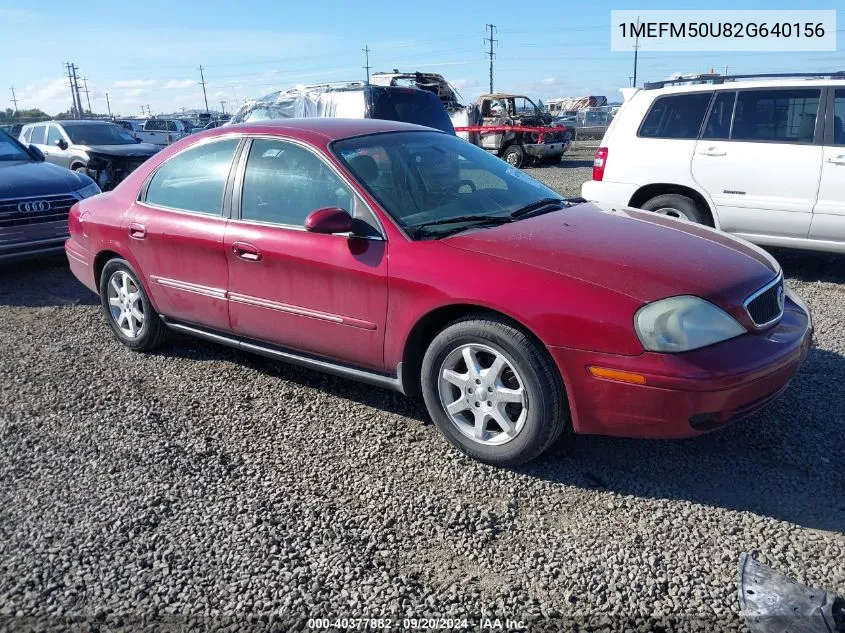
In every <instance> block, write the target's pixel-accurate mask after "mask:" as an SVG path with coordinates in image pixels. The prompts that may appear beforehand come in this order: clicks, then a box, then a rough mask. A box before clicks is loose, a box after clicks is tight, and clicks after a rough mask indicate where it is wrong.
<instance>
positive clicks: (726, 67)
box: [725, 64, 728, 77]
mask: <svg viewBox="0 0 845 633" xmlns="http://www.w3.org/2000/svg"><path fill="white" fill-rule="evenodd" d="M727 76H728V65H727V64H725V77H727Z"/></svg>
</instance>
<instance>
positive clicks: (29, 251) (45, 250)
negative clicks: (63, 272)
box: [0, 237, 66, 263]
mask: <svg viewBox="0 0 845 633" xmlns="http://www.w3.org/2000/svg"><path fill="white" fill-rule="evenodd" d="M65 239H66V238H64V237H58V238H50V239H46V240H35V241H29V242H13V243H11V244H3V245H2V246H0V262H3V263H9V262H17V261H21V260H24V259H29V258H34V257H47V256H49V255H55V254H56V253H61V252H62V249H63V247H64V241H65Z"/></svg>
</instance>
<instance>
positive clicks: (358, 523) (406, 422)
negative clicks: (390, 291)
mask: <svg viewBox="0 0 845 633" xmlns="http://www.w3.org/2000/svg"><path fill="white" fill-rule="evenodd" d="M585 170H587V167H586V166H582V165H581V164H580V163H578V162H576V161H572V160H569V161H566V162H565V163H564V164H563V166H561V167H555V168H545V169H540V168H538V169H535V170H533V171H532V172H531V173H532V174H533V175H535V176H538V177H541V178H542V179H543V180H545V181H546V182H549V183H551V184H553V185H554V186H556V187H558V188H559V189H561V190H562V191H563V193H573V194H575V193H577V188H578V185H579V184H580V181H581V180H583V179H584V177H585V174H586V173H587V171H585ZM776 254H777V256H778V257H779V258H781V259H782V261H783V263H784V265H785V269H786V272H787V275H788V278H789V284H790V286H792V287H793V288H795V289H796V290H798V291H799V292H800V293H801V294H802V295H803V296H804V297H805V299H806V300H807V302H808V303H809V305H810V307H811V308H812V310H813V312H814V317H815V321H816V328H817V329H816V340H815V345H814V347H813V349H812V351H811V353H810V356H809V360H808V362H807V364H806V365H805V367H804V368H803V369H802V370H801V372H800V373H799V374H798V376H797V377H796V379H795V381H794V382H793V385H792V386H791V387H790V389H789V390H788V391H787V393H786V394H785V395H784V396H783V397H781V398H780V399H779V400H777V401H776V402H775V403H774V404H772V405H771V406H770V407H769V408H767V409H766V410H765V411H763V412H761V413H759V414H757V415H755V416H753V417H752V418H750V419H747V420H745V421H743V422H741V423H738V424H736V425H734V426H732V427H729V428H728V429H725V430H723V431H721V432H717V433H714V434H711V435H708V436H706V437H703V438H698V439H695V440H686V441H634V440H623V439H610V438H599V437H576V438H574V439H572V440H570V441H569V442H567V443H566V444H564V445H560V446H557V447H555V448H554V449H553V450H552V451H551V453H550V454H549V455H547V456H545V457H544V458H542V459H541V460H540V461H538V462H536V463H535V464H533V465H531V466H528V467H525V468H521V469H518V470H497V469H494V468H490V467H487V466H483V465H481V464H478V463H475V462H473V461H471V460H469V459H467V458H465V457H463V456H462V455H460V454H458V453H457V452H456V451H454V450H452V449H450V448H449V447H448V446H447V444H446V442H445V441H444V440H442V439H441V438H440V436H439V435H438V433H437V432H436V430H435V428H434V427H433V425H431V424H430V422H428V420H427V417H426V415H425V411H424V410H423V409H422V408H421V407H420V406H418V405H416V404H414V403H412V402H410V401H408V400H406V399H404V398H402V397H400V396H398V395H395V394H392V393H388V392H386V391H382V390H379V389H376V388H372V387H367V386H362V385H358V384H356V383H352V382H348V381H345V380H341V379H335V378H332V377H328V376H324V375H321V374H316V373H312V372H309V371H306V370H303V369H299V368H295V367H291V366H287V365H283V364H280V363H276V362H273V361H269V360H266V359H263V358H260V357H257V356H251V355H247V354H243V353H240V352H235V351H232V350H228V349H225V348H222V347H216V346H212V345H210V344H206V343H203V342H199V341H195V340H190V339H185V338H176V339H175V340H174V341H173V342H172V343H171V344H170V345H169V346H167V347H166V348H164V349H163V350H162V351H160V352H159V353H155V354H151V355H139V354H134V353H132V352H130V351H128V350H127V349H125V348H123V347H122V346H121V345H119V344H118V343H117V342H116V341H115V340H114V338H113V337H112V336H111V335H110V333H109V331H108V328H107V326H106V324H105V322H104V320H103V318H102V317H101V315H100V313H99V311H98V307H97V305H96V303H95V297H94V296H93V295H92V294H90V293H89V291H88V290H86V289H85V288H83V287H82V286H81V285H80V284H79V283H78V282H76V281H75V279H73V278H72V276H71V275H70V274H69V272H68V271H67V269H66V266H65V264H64V263H63V262H62V261H61V260H56V261H48V262H42V263H36V264H27V265H16V266H11V267H6V268H2V269H0V350H2V352H0V354H2V359H0V360H2V362H0V630H16V631H17V630H27V629H29V630H47V629H49V630H58V629H61V628H62V627H67V628H68V629H69V630H70V629H72V630H97V631H115V630H127V631H128V630H139V629H146V630H159V631H177V630H189V629H190V630H212V629H214V630H219V629H228V630H244V629H250V630H255V629H258V630H262V629H273V630H279V631H283V630H303V629H305V628H306V627H307V618H312V617H318V618H329V619H330V620H331V621H332V623H334V619H335V618H343V617H383V618H388V619H391V620H392V623H393V624H394V625H396V624H398V625H400V626H401V625H402V618H404V617H409V618H425V617H453V618H459V624H463V622H460V618H467V620H466V623H465V624H466V629H468V630H478V629H481V628H483V625H484V624H486V623H485V622H484V621H483V620H482V618H485V617H487V618H501V619H502V621H501V624H502V625H503V627H505V630H507V629H508V628H509V629H510V630H515V629H516V628H518V627H514V626H510V627H506V626H505V625H506V623H505V622H504V619H505V618H509V619H510V620H516V621H521V622H522V625H523V628H524V629H528V630H542V629H546V630H560V629H564V628H569V627H571V626H573V625H574V624H578V625H580V626H581V627H582V628H581V629H579V630H608V631H609V630H631V631H634V630H642V631H645V630H699V631H717V630H727V629H731V630H733V629H736V630H742V629H743V627H742V625H741V624H740V621H739V618H738V604H737V581H736V575H737V563H738V557H739V554H740V552H744V551H747V552H751V553H752V554H754V555H755V556H756V557H758V558H759V560H761V561H762V562H765V563H768V564H770V565H772V566H774V567H775V568H776V569H778V570H780V571H782V572H785V573H788V574H790V575H792V576H794V577H795V578H797V579H798V580H799V581H800V582H803V583H807V584H809V585H811V586H821V587H825V588H827V589H829V590H831V591H834V592H837V593H839V594H840V595H845V563H843V561H845V498H843V489H845V390H843V388H842V385H843V384H845V332H843V324H845V257H841V256H829V255H817V254H806V253H795V252H778V253H776ZM343 624H344V623H343V622H340V623H338V626H334V624H333V627H332V628H333V630H343V628H344V627H343V626H342V625H343ZM346 624H350V623H346ZM352 624H355V623H354V622H353V623H352ZM383 624H386V622H384V623H383ZM422 624H423V625H428V624H431V623H422ZM435 624H443V623H435ZM490 624H495V621H491V622H490ZM420 628H426V629H427V628H432V627H430V626H421V627H420Z"/></svg>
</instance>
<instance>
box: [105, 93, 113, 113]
mask: <svg viewBox="0 0 845 633" xmlns="http://www.w3.org/2000/svg"><path fill="white" fill-rule="evenodd" d="M106 108H108V111H109V118H110V119H113V118H114V117H113V116H112V115H111V104H110V103H109V93H108V92H107V93H106Z"/></svg>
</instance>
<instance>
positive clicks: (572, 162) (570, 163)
mask: <svg viewBox="0 0 845 633" xmlns="http://www.w3.org/2000/svg"><path fill="white" fill-rule="evenodd" d="M592 166H593V159H592V158H589V159H586V158H585V159H578V158H575V159H566V158H564V159H563V160H562V161H561V162H560V164H558V165H542V164H539V165H531V166H530V167H529V168H528V169H529V170H531V169H571V168H575V167H592ZM529 173H530V171H529Z"/></svg>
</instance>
